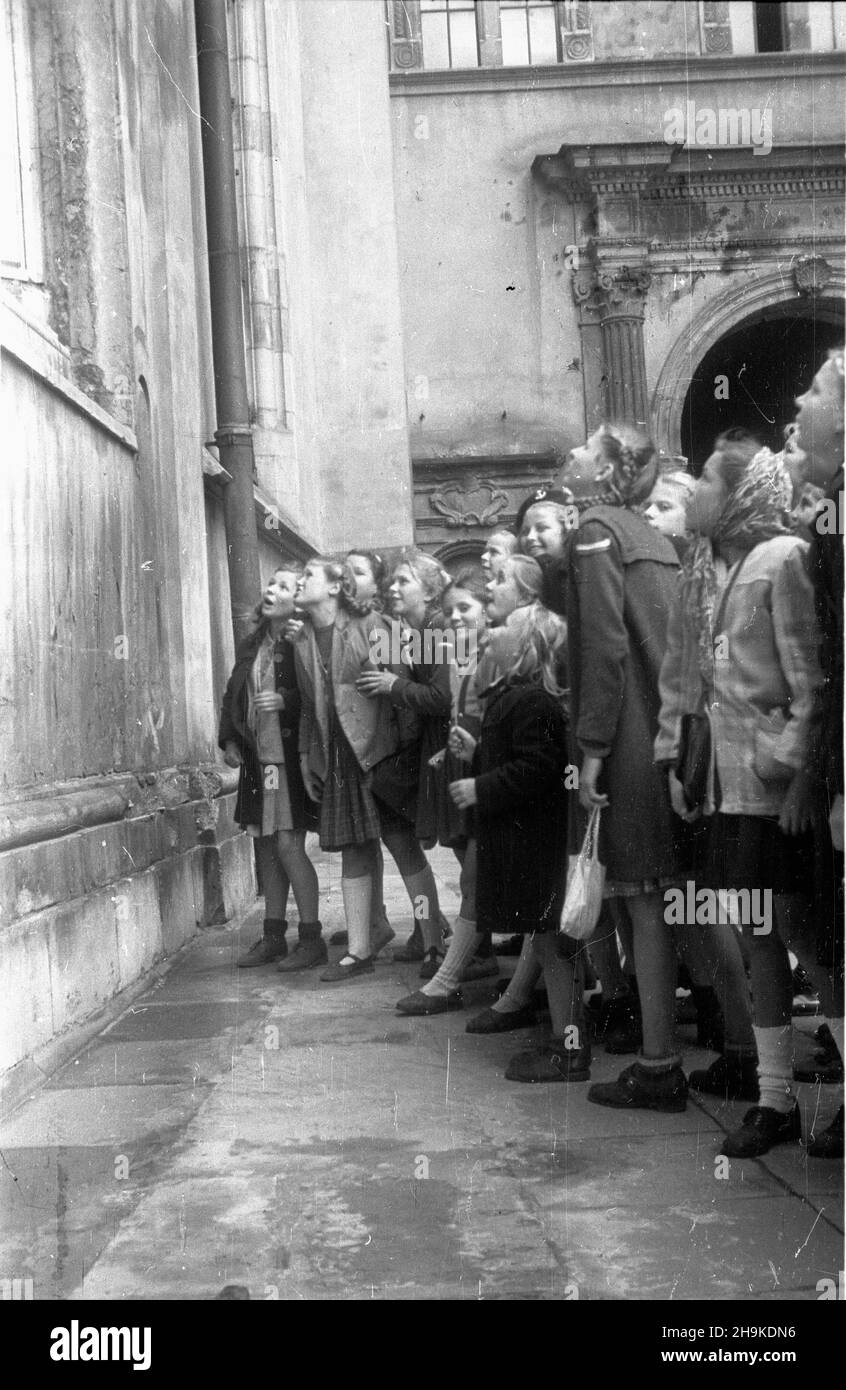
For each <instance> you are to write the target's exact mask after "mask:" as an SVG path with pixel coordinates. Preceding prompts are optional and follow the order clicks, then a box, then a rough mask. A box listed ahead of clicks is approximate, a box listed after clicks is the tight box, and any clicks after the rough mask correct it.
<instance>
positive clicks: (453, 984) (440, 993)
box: [422, 917, 481, 999]
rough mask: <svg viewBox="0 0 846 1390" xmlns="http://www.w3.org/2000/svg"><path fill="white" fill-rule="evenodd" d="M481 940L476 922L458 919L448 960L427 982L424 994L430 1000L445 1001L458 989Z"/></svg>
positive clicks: (450, 944)
mask: <svg viewBox="0 0 846 1390" xmlns="http://www.w3.org/2000/svg"><path fill="white" fill-rule="evenodd" d="M480 938H481V933H480V932H478V931H477V930H476V923H475V922H468V921H467V919H466V918H465V917H456V919H455V926H454V928H453V933H452V940H451V941H450V943H449V950H448V951H447V953H446V958H445V960H444V962H443V964H442V965H441V968H440V970H439V971H438V973H437V975H435V976H434V978H433V979H431V980H427V981H426V984H425V985H424V986H423V990H422V993H423V994H426V995H428V996H429V998H430V999H432V998H441V999H443V998H444V997H445V995H447V994H451V993H452V991H453V990H454V989H457V988H458V983H459V980H460V979H461V972H462V970H463V969H464V967H465V965H466V964H467V962H468V960H471V959H472V957H473V952H474V951H475V950H476V947H477V946H478V944H479V941H480Z"/></svg>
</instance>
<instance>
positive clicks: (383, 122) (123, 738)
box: [0, 0, 411, 1099]
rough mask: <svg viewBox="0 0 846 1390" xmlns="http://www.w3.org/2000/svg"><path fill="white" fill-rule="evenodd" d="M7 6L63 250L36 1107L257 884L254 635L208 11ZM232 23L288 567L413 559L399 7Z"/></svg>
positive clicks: (30, 923)
mask: <svg viewBox="0 0 846 1390" xmlns="http://www.w3.org/2000/svg"><path fill="white" fill-rule="evenodd" d="M4 5H5V6H6V8H7V17H6V23H7V25H10V26H11V27H10V31H9V32H10V36H11V38H12V40H13V42H14V45H15V53H16V70H17V72H18V74H19V77H20V82H21V86H20V90H16V93H15V97H16V100H17V102H18V104H19V106H18V109H19V115H20V130H21V131H31V141H30V140H29V138H28V139H27V141H23V140H21V143H20V146H19V148H18V150H17V155H18V158H19V160H20V166H21V171H22V174H21V177H22V186H27V187H29V188H30V191H31V194H32V208H33V210H34V214H35V213H37V226H36V227H35V232H36V233H37V243H38V244H37V247H34V246H33V245H30V247H29V259H28V260H27V259H26V257H25V256H24V254H23V252H16V254H17V255H18V259H17V261H15V263H14V264H12V262H11V252H10V253H9V255H10V261H9V262H8V263H4V266H3V277H2V300H1V301H0V306H1V309H2V325H1V327H2V345H3V357H2V365H3V398H4V405H5V414H6V418H7V420H9V421H10V422H11V439H10V441H9V448H8V462H9V466H8V467H7V468H5V469H4V470H3V483H2V491H3V506H2V515H3V519H4V521H3V525H4V538H3V539H4V544H3V554H4V567H5V571H6V579H7V584H6V586H5V602H4V612H3V623H2V638H1V639H0V644H1V645H0V650H2V660H0V668H2V678H0V679H2V689H0V737H2V743H3V747H4V751H5V757H4V760H3V773H2V778H3V782H2V786H3V791H2V796H3V806H2V810H0V922H2V925H0V992H1V993H2V996H3V998H4V1000H5V1001H6V1003H5V1006H4V1009H3V1022H2V1026H1V1027H0V1076H2V1078H3V1088H4V1095H6V1096H7V1097H9V1098H11V1099H14V1098H15V1097H16V1096H19V1095H21V1094H22V1093H24V1092H25V1091H26V1088H27V1087H28V1086H29V1085H30V1084H31V1083H32V1081H33V1080H34V1078H36V1077H37V1076H38V1075H39V1074H40V1072H41V1071H43V1069H45V1068H49V1067H51V1066H52V1065H53V1064H54V1063H55V1061H56V1060H57V1059H59V1058H60V1057H62V1056H64V1055H66V1054H67V1049H68V1048H69V1047H73V1046H74V1045H78V1041H79V1037H80V1036H81V1034H80V1030H83V1031H84V1030H85V1029H87V1028H91V1027H93V1026H94V1022H95V1020H96V1019H97V1017H98V1016H101V1015H102V1012H103V1010H106V1009H109V1008H112V1007H114V1006H115V1004H114V1001H115V998H116V996H117V997H118V998H119V999H120V1000H122V1001H125V1000H126V998H127V997H128V996H127V991H131V990H133V989H134V988H137V987H139V984H140V982H142V981H143V980H144V978H145V977H146V975H147V974H148V972H149V970H150V969H151V968H152V967H153V966H154V965H155V963H156V962H157V961H160V960H161V959H162V958H163V957H165V956H166V955H168V954H170V953H172V952H173V951H174V950H176V949H178V948H179V947H180V946H181V945H182V944H183V943H184V942H185V941H186V940H187V939H188V938H189V937H190V936H191V935H192V934H193V933H194V932H196V931H197V929H198V928H200V927H202V926H205V925H209V924H212V923H217V922H221V921H223V920H226V919H228V918H230V917H232V916H233V915H234V914H235V913H237V912H238V911H239V910H241V909H242V908H243V907H244V906H246V905H247V904H248V903H250V902H252V900H253V897H254V893H255V878H254V869H253V859H252V848H251V843H250V841H249V840H248V838H247V837H245V836H244V835H243V834H242V833H241V832H240V831H239V830H238V829H237V827H236V826H235V825H234V824H233V822H232V810H233V806H234V796H235V786H236V783H237V774H235V773H233V772H232V771H231V770H230V769H228V768H225V767H224V766H223V764H222V762H221V760H220V756H219V753H218V751H217V748H216V728H217V716H218V708H219V702H220V696H221V693H222V689H223V685H224V682H225V680H226V678H227V676H228V673H229V670H230V668H231V664H232V656H233V637H232V621H231V613H230V603H229V581H228V574H227V563H226V544H227V542H226V534H225V528H224V520H223V509H222V505H221V497H222V490H223V488H225V486H226V476H225V475H224V474H223V473H222V471H221V468H220V464H219V461H218V459H217V456H216V450H215V447H214V445H213V444H211V445H210V444H209V441H211V440H213V438H214V431H215V425H216V421H215V406H214V396H213V388H212V383H213V373H212V358H211V328H210V313H209V281H208V267H207V263H206V232H205V212H204V195H203V177H202V153H201V141H200V118H199V114H198V113H199V105H198V89H197V56H196V34H195V24H194V7H193V4H192V3H191V0H155V3H154V0H144V3H139V4H135V3H132V4H129V3H126V0H110V3H107V4H106V5H103V4H102V3H96V4H95V3H94V0H47V3H44V4H41V3H38V4H35V3H31V0H30V2H29V3H28V0H4ZM228 17H229V28H230V32H229V41H230V57H231V69H232V86H233V92H234V93H235V109H234V114H233V120H234V126H235V137H236V147H237V152H238V168H237V177H238V179H239V181H240V182H239V204H240V213H241V230H242V244H243V281H244V290H245V305H246V312H245V322H246V328H247V351H248V360H249V364H250V373H251V381H250V385H251V397H252V406H253V419H254V437H255V455H256V478H255V506H256V520H257V524H258V532H259V537H260V551H261V564H262V569H263V572H264V573H267V571H269V570H270V569H272V567H273V566H274V565H275V564H276V563H277V562H278V559H279V558H280V556H286V557H295V558H304V557H305V556H307V555H309V554H313V553H314V552H315V550H326V551H331V550H336V549H340V548H341V547H343V546H346V545H347V544H348V543H352V542H353V541H356V542H357V543H359V544H371V543H372V544H377V545H390V544H393V545H397V544H402V543H404V542H406V541H408V540H409V539H410V538H411V470H410V461H409V451H408V438H407V425H406V417H405V399H404V370H403V359H402V341H401V328H400V318H399V295H398V282H397V250H396V233H395V219H394V206H393V188H392V160H391V150H390V133H389V132H390V126H389V101H388V66H387V54H386V50H385V44H384V24H383V12H382V10H381V6H380V5H379V4H378V3H373V4H368V5H364V6H360V5H357V4H350V3H349V0H342V2H341V3H326V4H322V5H318V6H314V5H312V4H310V3H303V0H293V2H292V3H286V4H284V5H277V4H275V3H266V2H265V0H238V3H235V4H231V5H230V6H229V7H228ZM8 134H9V132H8V131H7V132H6V136H8ZM30 186H31V187H30ZM31 220H32V221H33V222H35V220H36V218H35V216H33V218H32V219H31ZM27 231H28V233H30V234H31V233H32V231H33V228H32V227H31V226H30V227H28V228H27ZM36 251H37V252H38V254H37V255H36ZM5 254H6V253H5V248H4V258H5ZM386 482H387V484H388V485H387V486H385V484H386ZM377 484H378V486H379V488H380V495H381V499H382V500H381V503H380V506H379V507H376V506H374V496H375V492H376V486H377ZM256 597H258V595H256Z"/></svg>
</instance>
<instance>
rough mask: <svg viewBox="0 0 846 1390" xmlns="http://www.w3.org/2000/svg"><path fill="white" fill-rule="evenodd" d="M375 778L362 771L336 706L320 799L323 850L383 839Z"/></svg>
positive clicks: (319, 831)
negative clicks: (380, 836) (327, 765)
mask: <svg viewBox="0 0 846 1390" xmlns="http://www.w3.org/2000/svg"><path fill="white" fill-rule="evenodd" d="M371 780H372V776H371V774H370V773H369V772H362V769H361V766H360V764H359V761H358V758H357V757H356V756H355V753H354V752H353V750H352V748H351V747H350V745H349V741H348V739H347V736H346V734H345V733H344V730H343V728H342V727H341V722H340V720H339V719H338V715H337V713H336V711H335V709H334V707H333V708H332V709H331V710H330V713H329V771H328V773H327V776H326V781H325V782H324V784H323V794H322V796H321V798H320V825H319V828H318V834H319V836H320V848H321V849H324V850H329V851H332V850H339V849H345V848H346V847H347V846H348V845H363V844H365V843H366V841H367V840H378V839H379V834H380V825H379V812H378V810H377V807H376V802H375V800H374V799H373V793H372V791H371V788H370V784H371Z"/></svg>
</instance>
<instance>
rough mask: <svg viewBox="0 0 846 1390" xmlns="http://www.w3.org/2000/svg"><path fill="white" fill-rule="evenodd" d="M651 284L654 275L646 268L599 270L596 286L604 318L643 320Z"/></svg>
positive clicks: (632, 267)
mask: <svg viewBox="0 0 846 1390" xmlns="http://www.w3.org/2000/svg"><path fill="white" fill-rule="evenodd" d="M651 283H652V275H651V273H650V272H649V271H648V270H647V269H646V267H645V266H628V265H623V266H620V267H619V269H616V270H610V269H609V270H602V269H598V270H597V273H596V285H597V294H598V297H599V302H600V307H601V312H602V318H603V319H606V318H639V319H642V318H643V312H644V309H645V307H646V295H647V292H648V290H649V286H650V285H651Z"/></svg>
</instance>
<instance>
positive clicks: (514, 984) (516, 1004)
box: [493, 936, 541, 1014]
mask: <svg viewBox="0 0 846 1390" xmlns="http://www.w3.org/2000/svg"><path fill="white" fill-rule="evenodd" d="M540 977H541V968H540V966H539V965H538V963H537V961H536V960H535V953H534V951H533V950H532V938H531V937H530V936H527V937H525V938H524V940H523V949H522V951H521V952H520V959H519V960H518V962H517V968H516V970H515V971H514V974H513V975H512V976H511V982H510V984H509V986H508V989H507V990H506V991H505V993H504V994H503V996H502V998H501V999H497V1001H496V1003H495V1004H494V1005H493V1008H494V1010H495V1012H496V1013H498V1014H513V1013H516V1012H517V1010H518V1009H522V1008H523V1007H524V1006H525V1005H526V1004H528V1002H529V1000H530V999H531V997H532V990H533V989H534V987H535V985H536V984H537V982H538V980H539V979H540Z"/></svg>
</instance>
